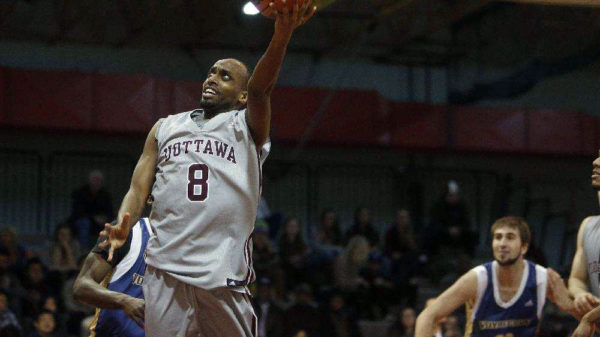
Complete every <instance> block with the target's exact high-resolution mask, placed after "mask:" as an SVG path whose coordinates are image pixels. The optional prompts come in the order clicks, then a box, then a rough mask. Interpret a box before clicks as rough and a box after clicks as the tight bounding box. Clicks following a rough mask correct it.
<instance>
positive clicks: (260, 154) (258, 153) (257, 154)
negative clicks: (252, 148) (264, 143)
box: [256, 149, 263, 202]
mask: <svg viewBox="0 0 600 337" xmlns="http://www.w3.org/2000/svg"><path fill="white" fill-rule="evenodd" d="M260 157H262V149H259V150H258V151H256V158H257V159H258V198H259V202H260V195H261V194H262V178H263V177H262V165H260Z"/></svg>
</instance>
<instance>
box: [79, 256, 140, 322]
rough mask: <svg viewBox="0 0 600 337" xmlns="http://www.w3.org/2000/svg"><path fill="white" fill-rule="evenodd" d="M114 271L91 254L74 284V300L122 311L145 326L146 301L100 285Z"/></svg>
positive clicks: (99, 258) (98, 257) (100, 258)
mask: <svg viewBox="0 0 600 337" xmlns="http://www.w3.org/2000/svg"><path fill="white" fill-rule="evenodd" d="M111 271H112V267H111V265H110V264H109V263H108V262H106V261H105V260H104V259H103V258H102V257H101V256H100V255H98V254H96V253H93V252H90V253H89V254H88V256H87V257H86V259H85V261H84V263H83V267H82V268H81V271H79V275H77V279H76V280H75V283H74V284H73V298H74V299H75V300H77V301H80V302H83V303H87V304H90V305H93V306H95V307H99V308H103V309H121V310H123V312H125V314H126V315H127V316H128V317H129V318H131V319H132V320H134V321H135V322H136V323H137V324H138V325H140V326H143V322H142V321H143V319H144V300H142V299H139V298H134V297H131V296H128V295H125V294H122V293H118V292H115V291H112V290H108V289H106V288H105V287H103V286H102V285H101V284H100V283H101V282H102V281H103V280H104V278H105V277H106V276H107V275H108V274H109V273H110V272H111Z"/></svg>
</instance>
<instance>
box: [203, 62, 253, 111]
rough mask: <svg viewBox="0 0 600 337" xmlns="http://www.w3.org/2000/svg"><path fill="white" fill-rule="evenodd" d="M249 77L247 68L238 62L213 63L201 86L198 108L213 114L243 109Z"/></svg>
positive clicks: (246, 97)
mask: <svg viewBox="0 0 600 337" xmlns="http://www.w3.org/2000/svg"><path fill="white" fill-rule="evenodd" d="M250 75H251V73H250V69H249V68H248V66H246V65H245V64H244V63H243V62H241V61H239V60H236V59H224V60H219V61H217V62H215V64H213V66H212V67H210V69H209V70H208V74H207V75H206V80H204V83H203V84H202V99H201V100H200V107H202V108H203V109H204V110H211V111H215V112H225V111H229V110H232V109H241V108H243V107H245V106H246V101H247V99H248V80H249V79H250Z"/></svg>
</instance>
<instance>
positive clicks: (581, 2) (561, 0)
mask: <svg viewBox="0 0 600 337" xmlns="http://www.w3.org/2000/svg"><path fill="white" fill-rule="evenodd" d="M500 1H502V2H516V3H521V4H534V5H552V6H584V7H600V1H598V0H500Z"/></svg>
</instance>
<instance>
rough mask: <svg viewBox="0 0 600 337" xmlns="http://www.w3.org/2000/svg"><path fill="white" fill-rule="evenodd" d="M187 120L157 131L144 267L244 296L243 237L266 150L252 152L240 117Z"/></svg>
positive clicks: (246, 246)
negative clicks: (224, 288) (156, 155)
mask: <svg viewBox="0 0 600 337" xmlns="http://www.w3.org/2000/svg"><path fill="white" fill-rule="evenodd" d="M192 112H193V111H188V112H183V113H180V114H177V115H171V116H169V117H167V118H165V119H164V120H163V121H162V124H161V125H160V127H159V128H158V130H157V131H156V139H157V141H158V151H159V155H158V161H157V164H156V169H157V171H156V180H155V182H154V186H153V187H152V196H153V198H154V202H153V204H152V212H151V214H150V225H151V227H152V229H153V235H152V237H151V238H150V240H149V242H148V248H147V251H146V254H147V256H146V263H147V264H148V265H151V266H153V267H155V268H157V269H160V270H163V271H165V272H167V273H169V274H170V275H172V276H173V277H175V278H176V279H178V280H180V281H182V282H185V283H187V284H190V285H193V286H196V287H199V288H203V289H213V288H217V287H231V288H233V289H235V290H243V289H244V288H245V285H246V284H248V283H250V282H252V280H253V279H254V271H253V270H252V242H251V240H250V235H251V233H252V230H253V229H254V220H255V217H256V211H257V206H258V201H259V197H260V188H261V166H262V163H263V162H264V160H265V158H266V156H267V155H268V151H269V147H270V143H267V144H266V145H265V146H263V148H262V149H261V151H257V149H256V146H255V144H254V141H253V140H252V137H251V135H250V131H249V128H248V125H247V124H246V117H245V115H246V110H240V111H237V110H234V111H230V112H226V113H221V114H219V115H217V116H215V117H213V118H212V119H210V120H209V121H208V122H206V123H205V124H204V125H202V126H198V125H197V124H196V123H195V122H194V121H193V120H192V117H191V114H192Z"/></svg>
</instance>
